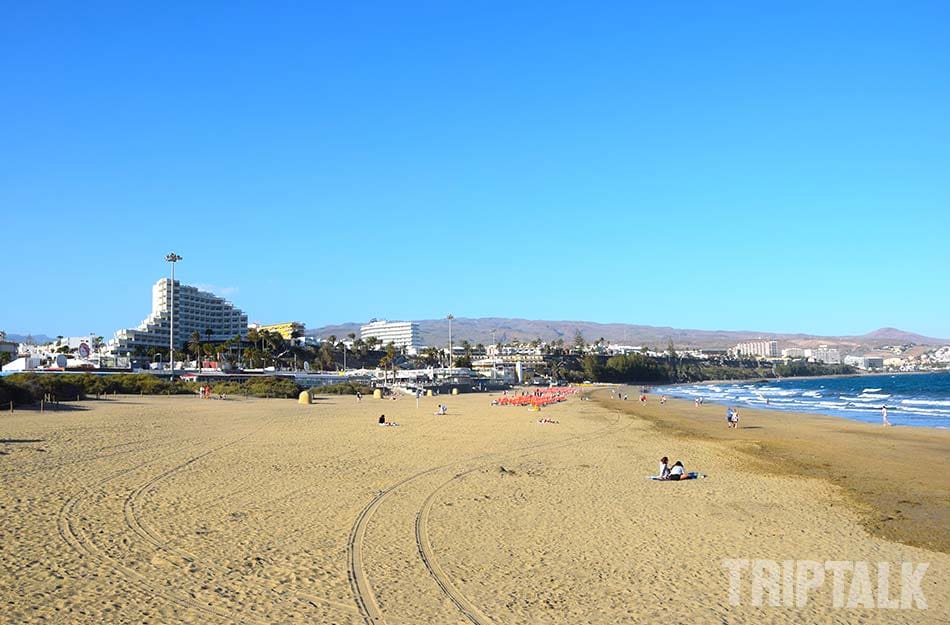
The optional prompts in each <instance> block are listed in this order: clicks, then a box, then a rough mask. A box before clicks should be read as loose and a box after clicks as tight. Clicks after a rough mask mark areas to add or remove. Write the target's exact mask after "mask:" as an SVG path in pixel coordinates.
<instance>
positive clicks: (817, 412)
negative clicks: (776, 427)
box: [634, 371, 950, 431]
mask: <svg viewBox="0 0 950 625" xmlns="http://www.w3.org/2000/svg"><path fill="white" fill-rule="evenodd" d="M939 373H945V374H947V375H950V371H903V372H898V373H862V374H854V375H852V374H849V375H815V376H797V377H792V378H748V379H740V380H703V381H701V382H685V383H679V384H663V385H655V386H649V385H642V386H647V387H648V388H649V389H650V393H653V394H656V395H662V394H664V392H665V393H666V394H668V395H671V396H672V397H673V398H675V399H676V400H678V401H686V402H689V401H692V400H691V399H686V398H685V397H678V396H676V395H674V394H673V393H672V392H671V391H669V390H667V389H669V388H670V387H675V386H680V387H682V386H702V385H718V384H734V385H736V384H760V383H765V384H772V383H775V382H784V381H787V380H829V379H830V380H839V379H852V378H855V379H857V378H864V377H881V376H888V377H891V376H897V375H900V376H912V375H933V374H939ZM634 386H638V387H639V386H641V385H640V384H636V385H634ZM704 402H705V403H708V404H710V405H714V406H731V405H739V406H742V407H743V408H744V409H745V410H763V411H770V412H778V413H782V414H802V415H812V416H822V417H831V418H834V419H840V420H842V421H845V422H848V423H864V424H871V425H874V422H872V421H868V420H865V419H861V418H858V417H856V416H852V415H850V414H847V412H848V411H844V410H842V411H840V412H833V411H832V409H829V408H824V407H822V406H820V405H818V404H815V407H814V408H811V407H810V406H796V408H795V409H784V408H782V407H781V406H780V405H779V404H775V405H769V404H766V405H764V406H759V405H758V404H748V403H741V402H738V403H737V402H735V401H722V400H721V399H715V398H712V399H706V398H704ZM886 405H887V408H888V410H890V409H892V408H896V407H897V406H896V405H895V406H892V405H889V404H886ZM929 416H933V415H929ZM891 426H892V427H899V428H912V429H915V430H918V429H920V430H935V431H941V430H950V421H948V425H917V424H909V423H901V424H891Z"/></svg>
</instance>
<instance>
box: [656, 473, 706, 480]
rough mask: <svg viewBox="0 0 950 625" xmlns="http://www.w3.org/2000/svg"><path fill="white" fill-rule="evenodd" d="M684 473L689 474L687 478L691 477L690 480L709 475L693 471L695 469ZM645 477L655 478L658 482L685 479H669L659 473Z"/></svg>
mask: <svg viewBox="0 0 950 625" xmlns="http://www.w3.org/2000/svg"><path fill="white" fill-rule="evenodd" d="M686 475H688V476H689V479H691V480H692V479H699V478H701V477H709V476H707V475H703V474H702V473H697V472H695V471H691V472H690V473H687V474H686ZM646 478H647V479H648V480H656V481H658V482H685V481H686V480H683V479H679V480H671V479H669V478H665V477H660V476H659V475H648V476H646Z"/></svg>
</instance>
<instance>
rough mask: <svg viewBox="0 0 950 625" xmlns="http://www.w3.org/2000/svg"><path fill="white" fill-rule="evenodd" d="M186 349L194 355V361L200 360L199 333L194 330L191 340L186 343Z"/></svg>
mask: <svg viewBox="0 0 950 625" xmlns="http://www.w3.org/2000/svg"><path fill="white" fill-rule="evenodd" d="M188 349H190V350H191V353H192V354H194V355H195V360H201V332H198V331H197V330H195V331H194V332H192V333H191V340H190V341H189V342H188Z"/></svg>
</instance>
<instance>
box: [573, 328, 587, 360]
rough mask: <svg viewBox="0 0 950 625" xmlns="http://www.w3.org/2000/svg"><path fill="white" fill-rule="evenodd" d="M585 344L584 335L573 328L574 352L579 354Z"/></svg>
mask: <svg viewBox="0 0 950 625" xmlns="http://www.w3.org/2000/svg"><path fill="white" fill-rule="evenodd" d="M586 346H587V342H586V341H585V340H584V335H583V334H581V331H580V330H574V352H575V353H578V354H581V353H583V352H584V347H586Z"/></svg>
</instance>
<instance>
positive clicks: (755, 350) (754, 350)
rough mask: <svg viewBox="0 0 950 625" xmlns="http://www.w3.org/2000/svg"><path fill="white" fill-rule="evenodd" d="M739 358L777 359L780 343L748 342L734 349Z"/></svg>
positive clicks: (765, 341)
mask: <svg viewBox="0 0 950 625" xmlns="http://www.w3.org/2000/svg"><path fill="white" fill-rule="evenodd" d="M732 351H733V353H735V354H736V355H737V356H756V357H759V358H775V357H776V356H778V342H776V341H767V340H759V341H746V342H745V343H739V344H738V345H736V346H735V347H734V348H732Z"/></svg>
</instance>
